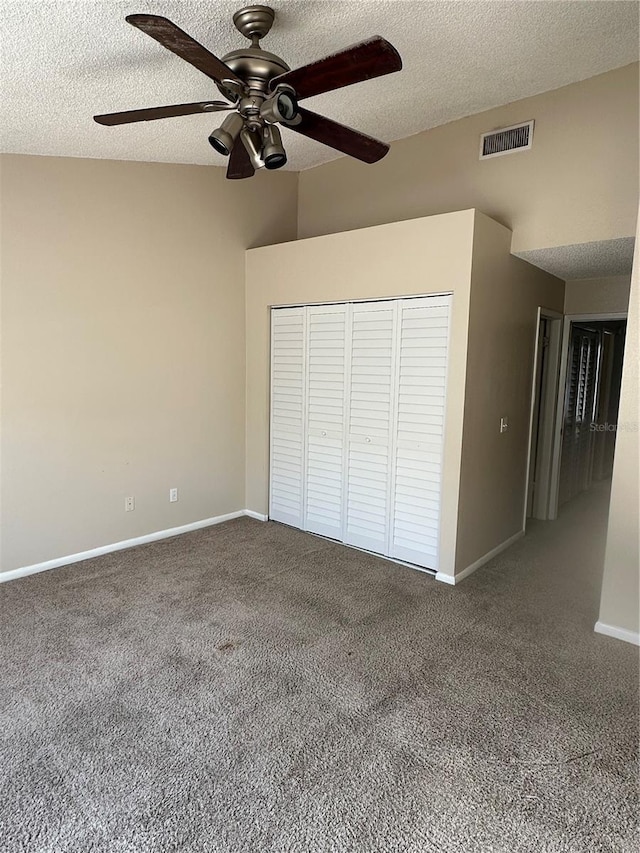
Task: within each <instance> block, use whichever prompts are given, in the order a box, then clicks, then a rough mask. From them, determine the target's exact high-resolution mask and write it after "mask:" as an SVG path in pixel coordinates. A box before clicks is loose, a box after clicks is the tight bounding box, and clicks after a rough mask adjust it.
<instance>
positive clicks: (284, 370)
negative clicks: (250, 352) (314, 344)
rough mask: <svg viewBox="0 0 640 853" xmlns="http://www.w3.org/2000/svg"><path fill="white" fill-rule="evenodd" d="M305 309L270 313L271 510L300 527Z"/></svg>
mask: <svg viewBox="0 0 640 853" xmlns="http://www.w3.org/2000/svg"><path fill="white" fill-rule="evenodd" d="M305 326H306V311H305V309H304V308H282V309H280V310H278V311H272V312H271V474H270V489H269V491H270V494H269V515H270V517H271V518H272V519H273V520H274V521H282V522H283V523H284V524H291V525H293V526H294V527H302V524H303V506H304V424H305V397H306V391H305V369H306V356H305Z"/></svg>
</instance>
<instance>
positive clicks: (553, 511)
mask: <svg viewBox="0 0 640 853" xmlns="http://www.w3.org/2000/svg"><path fill="white" fill-rule="evenodd" d="M627 318H628V312H627V311H608V312H607V311H603V312H598V313H592V314H565V315H564V322H563V324H562V345H561V357H560V371H559V381H558V397H557V401H556V417H555V428H554V437H553V458H552V462H551V481H550V488H549V513H548V518H549V520H550V521H554V520H555V519H556V518H557V517H558V495H559V489H560V461H561V458H562V423H563V418H564V397H565V390H566V385H567V364H568V361H569V345H570V341H571V324H572V323H588V322H591V323H598V322H602V321H606V320H626V319H627Z"/></svg>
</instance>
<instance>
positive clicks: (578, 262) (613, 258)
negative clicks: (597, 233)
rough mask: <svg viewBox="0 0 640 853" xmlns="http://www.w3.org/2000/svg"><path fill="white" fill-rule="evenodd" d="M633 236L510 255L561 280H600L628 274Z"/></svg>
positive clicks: (631, 258)
mask: <svg viewBox="0 0 640 853" xmlns="http://www.w3.org/2000/svg"><path fill="white" fill-rule="evenodd" d="M634 245H635V239H634V238H633V237H620V238H619V239H617V240H598V241H596V242H593V243H576V244H574V245H571V246H551V247H550V248H548V249H532V250H530V251H526V252H514V254H515V255H516V257H518V258H522V259H523V260H524V261H528V262H529V263H530V264H533V265H534V266H536V267H540V269H542V270H546V272H550V273H551V274H552V275H557V276H558V278H562V279H564V280H565V281H570V280H571V279H576V278H600V277H601V276H609V275H627V274H628V275H631V266H632V264H633V248H634Z"/></svg>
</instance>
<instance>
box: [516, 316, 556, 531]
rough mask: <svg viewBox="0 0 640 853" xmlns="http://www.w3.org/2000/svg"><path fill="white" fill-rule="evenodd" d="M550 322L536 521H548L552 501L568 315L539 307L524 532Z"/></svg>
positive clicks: (534, 350)
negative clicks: (545, 326) (544, 329)
mask: <svg viewBox="0 0 640 853" xmlns="http://www.w3.org/2000/svg"><path fill="white" fill-rule="evenodd" d="M543 319H544V320H548V321H549V343H548V345H547V363H546V365H545V366H544V368H543V369H544V370H545V373H546V376H545V382H544V387H543V388H541V389H540V392H541V399H540V400H539V401H538V403H539V405H541V406H542V412H543V418H542V422H541V424H540V430H539V432H540V433H541V438H542V440H540V437H538V441H539V442H540V448H539V453H538V459H539V461H538V464H537V466H536V467H538V469H539V471H540V473H541V476H540V481H539V484H538V489H537V495H534V500H533V512H532V515H531V517H532V518H539V519H542V520H546V519H548V518H549V517H550V516H549V507H550V501H551V486H552V476H551V475H552V471H553V458H554V451H555V447H554V440H555V422H556V407H557V405H558V399H559V387H560V355H561V347H562V341H563V319H564V314H562V313H561V312H559V311H554V310H553V309H552V308H544V307H543V306H540V307H538V311H537V315H536V324H535V332H534V335H535V337H534V347H533V375H532V378H531V400H530V405H529V440H528V442H527V472H526V477H525V496H524V509H523V517H522V529H523V530H525V529H526V525H527V517H528V516H527V508H528V503H529V500H528V498H529V486H530V483H529V479H530V477H531V476H533V474H534V472H533V471H532V470H531V450H532V444H533V439H534V428H535V425H534V415H535V412H536V400H537V396H538V388H539V381H540V376H539V375H538V357H539V354H540V323H541V321H542V320H543Z"/></svg>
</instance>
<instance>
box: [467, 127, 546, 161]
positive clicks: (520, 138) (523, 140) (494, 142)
mask: <svg viewBox="0 0 640 853" xmlns="http://www.w3.org/2000/svg"><path fill="white" fill-rule="evenodd" d="M532 143H533V121H525V122H523V123H522V124H514V125H512V126H511V127H501V128H500V129H499V130H491V131H489V132H488V133H483V134H482V136H481V137H480V159H481V160H488V159H489V157H501V156H502V155H503V154H512V153H513V152H515V151H526V150H527V149H529V148H531V145H532Z"/></svg>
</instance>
